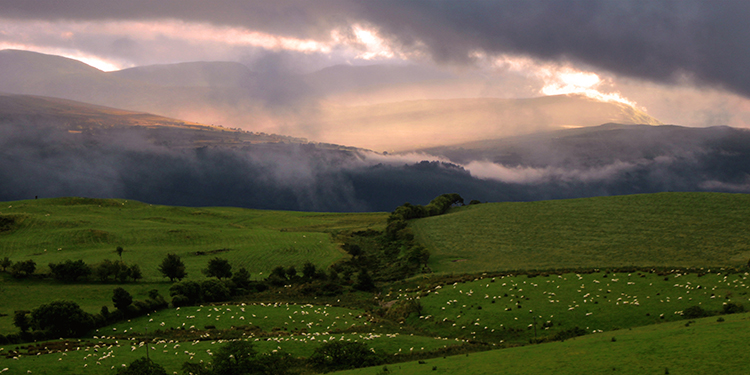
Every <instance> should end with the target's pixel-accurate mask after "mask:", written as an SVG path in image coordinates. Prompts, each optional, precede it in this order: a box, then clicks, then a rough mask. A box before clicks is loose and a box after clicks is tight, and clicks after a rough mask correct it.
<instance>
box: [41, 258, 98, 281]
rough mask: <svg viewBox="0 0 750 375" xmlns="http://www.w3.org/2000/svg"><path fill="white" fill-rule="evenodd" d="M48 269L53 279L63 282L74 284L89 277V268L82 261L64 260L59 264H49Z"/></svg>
mask: <svg viewBox="0 0 750 375" xmlns="http://www.w3.org/2000/svg"><path fill="white" fill-rule="evenodd" d="M49 269H50V271H52V275H53V277H54V278H55V279H57V280H61V281H64V282H75V281H77V280H78V279H79V278H86V277H87V276H88V275H91V267H89V266H88V265H87V264H86V263H84V262H83V260H82V259H79V260H76V261H72V260H66V261H65V262H62V263H59V264H55V263H50V264H49Z"/></svg>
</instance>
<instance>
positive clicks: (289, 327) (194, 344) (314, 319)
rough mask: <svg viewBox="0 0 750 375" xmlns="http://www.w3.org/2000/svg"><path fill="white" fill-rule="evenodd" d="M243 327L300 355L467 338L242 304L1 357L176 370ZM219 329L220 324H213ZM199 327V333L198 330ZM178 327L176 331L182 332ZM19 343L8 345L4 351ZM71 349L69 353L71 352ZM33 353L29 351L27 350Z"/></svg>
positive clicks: (402, 348)
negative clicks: (347, 344) (325, 348)
mask: <svg viewBox="0 0 750 375" xmlns="http://www.w3.org/2000/svg"><path fill="white" fill-rule="evenodd" d="M208 325H210V326H214V327H216V328H215V329H218V330H223V329H230V328H232V327H235V329H236V330H237V332H242V333H241V334H240V335H238V336H240V338H238V339H242V340H249V341H252V342H254V343H255V346H256V349H257V350H258V351H261V352H270V351H274V350H280V351H283V352H286V353H290V354H292V355H293V356H294V357H307V356H310V355H311V354H312V353H313V351H314V350H315V348H316V347H318V346H319V345H321V344H323V343H326V342H329V341H333V340H337V341H355V342H363V343H365V344H367V345H368V346H369V347H370V348H371V349H372V350H374V351H375V352H377V353H387V354H390V355H394V356H398V355H399V353H411V352H415V351H416V352H422V351H429V350H434V349H438V348H443V347H446V346H451V345H456V344H460V343H462V342H463V340H455V339H448V338H438V337H425V336H419V335H412V334H402V333H399V332H392V333H387V332H378V327H374V326H373V324H372V323H370V322H369V321H368V317H367V316H366V314H365V313H364V312H363V311H358V310H352V309H346V308H341V307H333V306H313V305H296V304H279V303H276V304H262V303H256V304H241V305H228V304H225V305H215V306H191V307H182V308H176V309H167V310H162V311H159V312H157V313H153V314H150V315H149V316H144V317H140V318H136V319H133V320H132V321H127V322H121V323H118V324H115V325H112V326H109V327H106V328H102V329H100V330H98V331H97V332H96V336H95V337H94V338H93V339H85V340H68V341H69V342H70V344H69V345H67V346H66V345H64V344H62V345H60V344H58V343H56V342H54V341H52V342H49V343H45V344H44V346H46V347H48V348H49V347H53V348H60V347H61V348H62V350H60V351H58V350H57V349H50V350H42V353H43V354H40V355H36V354H31V355H28V354H26V353H27V352H28V347H27V345H21V346H23V347H25V349H21V350H20V353H21V355H20V356H16V358H17V359H13V358H10V359H8V358H5V357H0V369H2V368H5V367H7V368H8V371H7V372H6V373H8V374H26V373H27V372H28V371H31V373H50V372H54V371H61V370H63V371H64V372H65V373H66V374H100V373H114V372H115V370H116V369H117V368H119V367H121V366H122V365H123V364H127V363H130V362H132V361H133V360H135V359H137V358H140V357H141V356H145V355H146V354H145V351H146V348H150V349H151V351H150V352H149V354H150V357H151V358H152V359H153V360H155V361H156V362H158V363H159V364H161V365H162V366H164V367H165V368H166V369H167V370H168V372H169V373H171V372H173V371H178V372H179V371H180V366H181V365H182V363H183V362H185V361H192V362H198V361H201V360H203V361H211V356H212V355H213V351H215V350H216V349H217V348H218V347H219V346H220V345H221V344H222V343H224V342H226V340H221V339H217V338H215V337H212V333H213V334H214V335H215V331H212V330H206V329H205V327H206V326H208ZM212 329H213V328H212ZM159 330H161V331H162V332H166V331H170V334H177V335H179V334H180V333H181V332H191V331H194V332H197V333H196V334H199V335H200V337H199V338H196V339H182V340H179V339H154V340H144V339H143V338H142V336H140V335H141V334H144V333H148V332H150V333H151V334H157V335H159V333H158V331H159ZM195 330H199V331H195ZM175 332H176V333H175ZM17 348H18V346H15V345H14V346H5V347H2V348H0V355H3V354H5V353H7V352H8V351H11V350H17ZM66 349H67V351H66ZM24 354H26V355H24Z"/></svg>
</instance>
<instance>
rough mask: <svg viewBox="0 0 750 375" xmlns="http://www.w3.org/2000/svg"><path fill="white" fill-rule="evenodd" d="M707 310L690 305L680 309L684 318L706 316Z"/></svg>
mask: <svg viewBox="0 0 750 375" xmlns="http://www.w3.org/2000/svg"><path fill="white" fill-rule="evenodd" d="M708 315H709V314H708V312H707V311H706V310H704V309H703V308H702V307H700V306H697V305H696V306H690V307H688V308H687V309H685V310H683V311H682V316H683V317H684V318H685V319H697V318H703V317H705V316H708Z"/></svg>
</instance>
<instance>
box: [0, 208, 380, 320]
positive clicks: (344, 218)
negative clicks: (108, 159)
mask: <svg viewBox="0 0 750 375" xmlns="http://www.w3.org/2000/svg"><path fill="white" fill-rule="evenodd" d="M0 207H1V208H0V217H4V218H12V224H9V225H7V226H4V227H3V228H1V229H2V230H1V231H0V259H1V258H3V257H6V256H7V257H9V258H10V259H11V261H14V262H15V261H23V260H27V259H32V260H34V261H35V262H36V264H37V273H47V272H49V268H48V266H47V265H48V264H49V263H59V262H63V261H65V260H68V259H70V260H77V259H83V260H84V261H85V262H86V263H87V264H89V265H94V264H96V263H97V262H100V261H102V260H104V259H110V260H117V259H118V255H117V253H116V252H115V249H116V248H117V247H118V246H121V247H123V248H124V252H123V254H122V259H123V261H124V262H125V263H127V264H137V265H139V267H140V268H141V270H142V272H143V276H144V277H143V279H142V280H141V281H139V282H137V283H127V284H123V285H122V286H124V287H125V288H126V289H127V290H128V291H129V292H130V293H131V294H133V296H134V297H135V298H136V299H143V298H145V296H146V295H147V292H148V290H150V289H158V290H159V291H160V292H161V294H162V295H163V296H165V297H168V296H169V294H168V289H169V286H170V284H169V282H168V281H169V280H168V279H166V278H164V277H163V276H162V275H161V274H160V273H159V272H158V270H157V266H158V265H159V264H160V262H161V261H162V259H163V258H164V257H165V256H166V254H167V253H175V254H177V255H179V256H180V257H181V259H182V261H183V262H184V263H185V266H186V269H187V273H188V275H187V280H201V279H205V276H204V275H203V274H202V273H201V270H202V269H204V268H206V264H207V262H208V260H209V259H211V258H212V257H214V256H219V257H222V258H225V259H228V260H229V262H230V263H231V264H232V266H233V268H234V270H237V269H238V268H240V267H245V268H247V270H248V271H250V273H251V275H252V278H253V279H262V278H264V277H265V275H267V274H268V272H269V271H270V270H271V269H272V268H273V267H276V266H279V265H282V266H291V265H296V266H297V267H300V266H301V265H302V264H303V263H304V262H306V261H310V262H312V263H314V264H315V265H316V266H317V267H319V268H322V269H326V268H327V267H328V266H329V265H330V264H332V263H333V262H335V261H336V260H338V259H340V258H341V257H343V256H345V255H344V253H343V252H342V251H341V250H340V249H339V248H338V245H337V244H336V243H334V241H333V237H332V233H335V232H337V231H342V230H353V229H367V228H373V229H379V228H382V227H383V226H384V225H385V223H384V222H385V217H386V214H383V213H356V214H338V213H310V212H280V211H263V210H249V209H240V208H231V207H210V208H193V207H168V206H157V205H150V204H146V203H141V202H136V201H128V200H119V199H88V198H55V199H39V200H27V201H16V202H5V203H2V205H1V206H0ZM117 286H120V285H119V284H114V283H112V284H99V283H94V282H82V283H75V284H64V283H60V282H57V281H54V280H51V279H43V280H39V279H20V280H16V279H13V278H11V277H10V276H9V275H7V274H0V301H3V304H2V305H0V314H8V316H0V333H9V332H14V331H15V327H13V326H12V314H13V311H14V310H19V309H31V308H34V307H37V306H39V305H40V304H41V303H44V302H49V301H52V300H55V299H61V298H68V299H72V300H75V301H76V302H78V303H79V304H80V305H81V306H82V307H83V308H84V309H85V310H86V311H88V312H91V313H95V312H98V311H99V309H101V307H102V306H103V305H108V306H110V308H112V301H111V298H112V290H113V289H114V288H115V287H117ZM9 301H12V302H9Z"/></svg>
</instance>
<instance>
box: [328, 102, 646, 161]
mask: <svg viewBox="0 0 750 375" xmlns="http://www.w3.org/2000/svg"><path fill="white" fill-rule="evenodd" d="M324 109H325V112H324V115H323V116H322V117H321V118H320V124H318V127H319V128H320V130H319V131H320V132H321V137H323V138H325V139H329V138H332V137H333V135H332V134H331V133H332V132H340V133H342V134H338V135H337V139H340V140H341V141H340V142H341V143H344V144H358V145H362V146H363V147H366V148H370V149H373V150H386V151H388V152H392V151H407V150H413V149H414V148H415V147H416V148H426V147H436V146H444V145H452V144H457V143H464V142H471V141H479V140H483V139H493V138H502V137H509V136H514V135H517V134H529V133H535V132H545V131H551V130H558V129H561V128H564V127H566V126H575V127H588V126H596V125H600V124H603V123H607V122H618V123H623V124H651V125H657V124H660V122H659V121H658V120H656V119H654V118H652V117H650V116H648V115H646V114H645V113H643V112H640V111H638V110H636V109H634V108H632V107H628V106H625V105H622V104H617V103H605V102H600V101H596V100H593V99H589V98H586V97H584V96H576V95H571V96H566V95H560V96H549V97H541V98H531V99H491V98H471V99H444V100H412V101H403V102H391V103H379V104H372V105H353V106H327V107H324ZM349 124H357V125H358V126H357V128H358V129H356V130H354V129H346V126H348V125H349ZM343 129H346V130H344V131H342V130H343ZM367 134H369V135H370V138H369V139H366V140H362V139H363V138H364V137H365V135H367ZM362 142H365V143H362Z"/></svg>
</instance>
